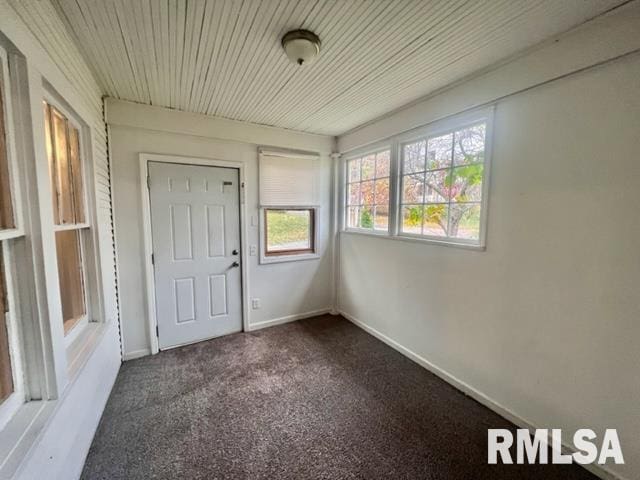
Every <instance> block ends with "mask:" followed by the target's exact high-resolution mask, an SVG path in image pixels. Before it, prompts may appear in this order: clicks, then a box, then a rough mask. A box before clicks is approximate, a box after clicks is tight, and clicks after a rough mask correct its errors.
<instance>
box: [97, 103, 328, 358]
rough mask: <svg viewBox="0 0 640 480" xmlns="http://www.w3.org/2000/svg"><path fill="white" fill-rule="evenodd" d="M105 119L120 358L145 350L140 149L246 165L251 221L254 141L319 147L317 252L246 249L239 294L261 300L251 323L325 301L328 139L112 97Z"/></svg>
mask: <svg viewBox="0 0 640 480" xmlns="http://www.w3.org/2000/svg"><path fill="white" fill-rule="evenodd" d="M107 122H108V123H109V134H110V148H111V153H112V159H111V161H112V164H113V192H114V220H115V230H116V248H117V257H118V278H119V291H120V313H121V325H122V338H123V342H124V353H125V358H133V357H136V356H140V355H146V354H148V353H150V344H149V332H148V321H147V318H146V303H145V295H144V276H143V258H144V255H143V236H142V214H141V205H140V203H141V184H140V163H139V162H140V161H139V154H140V153H145V152H146V153H156V154H172V155H180V156H190V157H201V158H209V159H218V160H228V161H241V162H243V163H244V165H245V169H246V171H245V176H246V178H245V190H246V195H247V197H246V202H247V216H248V217H249V219H250V217H251V216H253V217H254V218H255V219H256V220H257V218H258V176H257V175H258V168H257V167H258V145H271V146H278V147H288V148H295V149H302V150H307V151H315V152H319V153H321V154H322V155H321V169H320V174H321V179H320V180H321V181H320V191H321V198H320V200H321V207H320V222H319V228H320V230H319V244H320V245H319V246H320V254H321V257H320V259H317V260H306V261H300V262H287V263H279V264H271V265H259V264H258V256H245V260H246V261H248V262H249V268H248V274H249V278H248V292H245V294H246V295H248V297H249V298H254V297H257V298H260V299H261V308H260V309H259V310H249V326H250V328H259V327H261V326H265V325H268V324H265V323H264V322H271V321H275V322H277V321H279V320H280V319H285V320H286V319H287V317H291V316H299V315H305V314H310V313H314V312H324V311H328V310H329V309H330V308H331V306H332V305H331V292H332V290H331V284H332V281H331V245H330V242H329V235H330V201H331V168H330V164H331V160H330V158H329V157H328V155H327V154H328V153H329V152H330V150H331V147H332V146H333V139H332V138H330V137H322V136H315V135H308V134H299V133H295V132H289V131H287V130H281V129H273V128H269V127H260V126H253V125H249V124H242V123H239V122H231V121H226V120H221V119H215V118H212V117H206V116H202V115H195V114H190V113H184V112H179V111H172V110H168V109H164V108H158V107H149V106H143V105H136V104H132V103H128V102H122V101H117V100H112V99H109V101H108V104H107ZM141 126H144V127H146V128H141ZM220 137H226V139H224V138H220ZM251 138H253V139H255V143H248V140H249V139H251ZM255 224H256V225H257V222H255ZM258 233H259V232H258V227H257V226H254V225H251V222H248V224H247V235H248V241H249V243H250V244H251V245H256V246H257V245H259V243H258V239H259V237H258ZM246 253H247V254H248V252H246ZM275 322H274V323H275Z"/></svg>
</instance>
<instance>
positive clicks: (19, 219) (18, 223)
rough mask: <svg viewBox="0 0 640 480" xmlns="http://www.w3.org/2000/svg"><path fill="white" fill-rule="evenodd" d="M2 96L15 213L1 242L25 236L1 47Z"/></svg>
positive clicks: (0, 235) (10, 101)
mask: <svg viewBox="0 0 640 480" xmlns="http://www.w3.org/2000/svg"><path fill="white" fill-rule="evenodd" d="M0 95H2V102H3V106H4V108H3V110H4V111H3V113H4V131H5V145H6V148H7V164H8V165H7V167H8V170H9V187H10V188H9V192H10V193H9V195H10V198H11V206H12V213H13V222H14V227H13V228H7V229H0V241H2V240H7V239H11V238H17V237H22V236H24V227H23V225H24V224H23V212H22V192H21V189H20V185H21V183H20V180H21V179H20V175H19V166H18V155H17V149H16V143H15V142H16V135H15V131H14V125H13V119H14V114H13V95H12V92H11V79H10V74H9V56H8V54H7V51H6V50H5V49H4V48H3V47H2V46H0Z"/></svg>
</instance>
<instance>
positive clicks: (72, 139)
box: [69, 125, 85, 223]
mask: <svg viewBox="0 0 640 480" xmlns="http://www.w3.org/2000/svg"><path fill="white" fill-rule="evenodd" d="M69 160H70V167H71V181H72V182H73V211H74V214H75V223H84V221H85V217H84V188H83V185H82V164H81V161H80V133H79V132H78V129H76V128H74V127H72V126H71V125H69Z"/></svg>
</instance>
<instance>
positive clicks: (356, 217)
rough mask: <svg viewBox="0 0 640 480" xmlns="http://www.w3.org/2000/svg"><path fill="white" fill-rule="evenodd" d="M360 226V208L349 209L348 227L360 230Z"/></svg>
mask: <svg viewBox="0 0 640 480" xmlns="http://www.w3.org/2000/svg"><path fill="white" fill-rule="evenodd" d="M359 225H360V207H349V208H348V209H347V226H348V227H351V228H358V226H359Z"/></svg>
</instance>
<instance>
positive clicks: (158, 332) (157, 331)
mask: <svg viewBox="0 0 640 480" xmlns="http://www.w3.org/2000/svg"><path fill="white" fill-rule="evenodd" d="M156 337H157V338H160V330H158V325H156Z"/></svg>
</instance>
